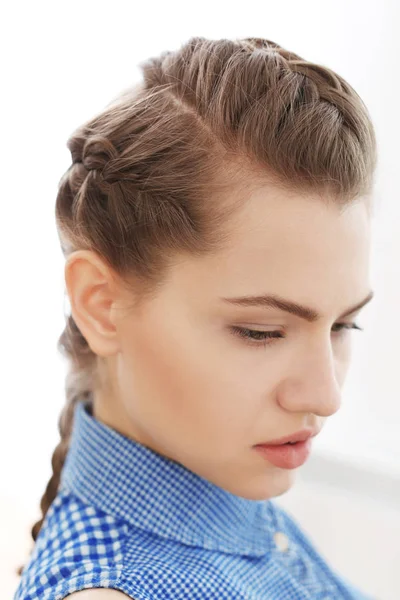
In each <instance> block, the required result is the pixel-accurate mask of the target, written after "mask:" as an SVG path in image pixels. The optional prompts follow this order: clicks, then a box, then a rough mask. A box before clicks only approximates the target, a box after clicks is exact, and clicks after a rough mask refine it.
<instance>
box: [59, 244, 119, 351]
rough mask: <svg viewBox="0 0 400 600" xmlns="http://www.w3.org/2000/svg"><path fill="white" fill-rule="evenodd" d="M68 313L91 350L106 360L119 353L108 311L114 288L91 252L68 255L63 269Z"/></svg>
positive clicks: (107, 268)
mask: <svg viewBox="0 0 400 600" xmlns="http://www.w3.org/2000/svg"><path fill="white" fill-rule="evenodd" d="M64 277H65V284H66V288H67V292H68V296H69V302H70V306H71V313H72V316H73V318H74V321H75V323H76V324H77V326H78V328H79V330H80V331H81V333H82V335H83V336H84V338H85V339H86V341H87V343H88V344H89V347H90V348H91V350H92V351H93V352H94V353H95V354H98V355H99V356H102V357H106V356H111V355H113V354H116V353H117V352H118V351H119V343H118V338H117V330H116V327H115V325H114V322H113V319H112V315H113V311H112V307H113V305H114V303H115V302H116V300H117V287H116V285H115V280H114V278H113V276H112V272H111V270H110V268H109V267H108V266H107V265H106V264H105V263H104V261H102V260H101V258H100V257H99V256H98V255H97V254H96V253H95V252H93V251H91V250H77V251H75V252H72V254H70V255H69V256H68V258H67V260H66V263H65V269H64Z"/></svg>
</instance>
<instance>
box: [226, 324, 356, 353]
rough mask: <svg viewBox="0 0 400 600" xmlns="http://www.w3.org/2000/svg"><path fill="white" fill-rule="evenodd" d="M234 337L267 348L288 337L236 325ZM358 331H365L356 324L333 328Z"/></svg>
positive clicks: (333, 329) (278, 332) (342, 330)
mask: <svg viewBox="0 0 400 600" xmlns="http://www.w3.org/2000/svg"><path fill="white" fill-rule="evenodd" d="M230 329H231V331H232V333H233V335H236V336H237V337H240V338H241V339H242V340H243V341H244V342H245V343H247V344H248V345H250V346H255V347H257V346H258V347H265V346H269V345H271V344H273V343H275V342H276V341H277V340H279V339H284V338H285V337H286V336H285V335H283V333H282V332H281V331H261V330H258V329H247V328H245V327H238V326H236V325H234V326H232V327H230ZM349 329H357V330H358V331H363V329H362V327H359V326H358V325H357V324H356V323H335V325H333V327H332V331H333V332H334V333H339V334H343V333H344V332H345V331H346V330H349Z"/></svg>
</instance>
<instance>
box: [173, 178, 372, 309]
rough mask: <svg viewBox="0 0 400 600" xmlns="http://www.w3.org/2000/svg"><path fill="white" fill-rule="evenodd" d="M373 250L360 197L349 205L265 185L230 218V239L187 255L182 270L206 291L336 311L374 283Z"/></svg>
mask: <svg viewBox="0 0 400 600" xmlns="http://www.w3.org/2000/svg"><path fill="white" fill-rule="evenodd" d="M369 253H370V218H369V213H368V209H367V207H366V205H365V204H364V203H363V202H362V201H359V202H356V203H353V204H351V205H349V206H348V207H346V208H345V209H344V210H343V208H341V207H339V206H335V205H331V204H327V203H324V202H322V201H321V200H320V199H318V197H312V196H310V197H304V196H298V197H297V196H296V195H295V194H288V193H287V192H282V191H279V190H276V189H271V187H268V186H265V187H260V188H259V189H257V190H254V191H252V192H251V193H250V194H249V195H248V197H247V198H246V200H245V201H244V202H243V205H242V206H241V207H240V209H239V210H238V212H237V213H236V214H235V216H234V217H233V218H232V220H231V221H230V224H229V243H228V244H227V245H226V247H225V248H224V249H223V250H222V251H220V252H219V253H217V254H215V255H213V256H207V257H202V258H200V259H194V260H189V262H187V263H185V264H184V265H183V266H182V269H183V270H182V271H181V272H180V275H181V276H182V277H183V278H184V281H185V283H187V284H189V285H191V286H196V289H197V292H198V293H199V294H200V296H201V295H204V294H208V293H209V294H211V293H214V294H219V295H220V296H227V295H228V294H230V295H232V296H240V295H247V294H261V293H276V294H279V295H281V296H283V297H288V298H292V299H293V300H294V301H298V302H301V301H304V302H305V303H311V304H312V305H316V306H319V307H320V310H321V311H323V310H326V311H329V310H334V311H336V310H338V309H340V307H347V306H349V305H351V304H352V302H354V301H357V300H359V299H360V298H362V297H363V295H365V293H366V292H368V290H369V289H370V285H369ZM200 288H201V289H200Z"/></svg>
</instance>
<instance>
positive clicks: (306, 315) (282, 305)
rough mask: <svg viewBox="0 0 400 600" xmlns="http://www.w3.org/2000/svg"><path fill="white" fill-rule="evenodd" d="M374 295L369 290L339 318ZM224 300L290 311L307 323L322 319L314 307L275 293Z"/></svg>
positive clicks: (241, 304) (356, 308) (353, 311)
mask: <svg viewBox="0 0 400 600" xmlns="http://www.w3.org/2000/svg"><path fill="white" fill-rule="evenodd" d="M373 297H374V292H373V291H372V290H371V291H370V292H369V294H368V296H367V297H366V298H364V300H361V302H358V303H357V304H356V305H355V306H352V307H350V308H349V309H347V310H345V311H344V313H342V314H341V315H340V317H339V319H343V318H344V317H347V316H349V315H351V314H353V313H355V312H356V311H358V310H360V309H361V308H363V306H365V305H366V304H368V302H370V301H371V300H372V298H373ZM221 300H223V301H224V302H228V303H230V304H234V305H236V306H245V307H249V306H251V307H254V306H261V307H263V308H277V309H278V310H282V311H284V312H288V313H291V314H293V315H296V317H300V318H301V319H304V320H306V321H308V322H309V323H314V322H315V321H319V320H320V319H322V315H321V314H319V313H318V311H316V310H315V309H313V308H311V307H309V306H302V305H301V304H297V303H296V302H291V301H290V300H286V299H285V298H281V297H280V296H276V295H274V294H273V295H264V296H239V297H237V298H221Z"/></svg>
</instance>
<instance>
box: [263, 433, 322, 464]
mask: <svg viewBox="0 0 400 600" xmlns="http://www.w3.org/2000/svg"><path fill="white" fill-rule="evenodd" d="M255 448H256V450H258V451H259V452H260V454H262V455H263V456H264V458H266V459H267V460H268V461H269V462H270V463H272V464H273V465H275V466H276V467H281V468H282V469H296V468H297V467H300V466H301V465H303V464H304V463H305V462H306V460H307V458H308V457H309V456H310V453H311V439H308V440H307V441H305V442H297V444H293V445H290V444H281V445H280V446H255Z"/></svg>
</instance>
